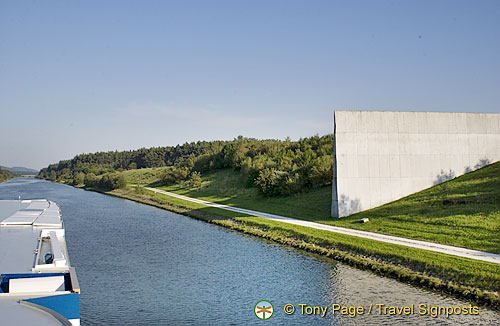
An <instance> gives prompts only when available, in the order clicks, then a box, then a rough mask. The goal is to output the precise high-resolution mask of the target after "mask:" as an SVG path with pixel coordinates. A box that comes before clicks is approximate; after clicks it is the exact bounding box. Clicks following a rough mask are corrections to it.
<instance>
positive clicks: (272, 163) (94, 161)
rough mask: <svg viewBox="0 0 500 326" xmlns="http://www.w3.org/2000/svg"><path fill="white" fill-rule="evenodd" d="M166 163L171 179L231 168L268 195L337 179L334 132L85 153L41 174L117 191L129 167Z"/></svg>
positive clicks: (165, 178) (192, 180)
mask: <svg viewBox="0 0 500 326" xmlns="http://www.w3.org/2000/svg"><path fill="white" fill-rule="evenodd" d="M156 167H163V173H162V175H161V177H160V179H161V181H162V182H164V183H165V184H176V183H180V182H189V184H191V185H193V184H201V176H202V175H203V174H204V173H207V172H209V171H213V170H217V169H227V168H231V169H234V170H235V171H240V173H241V174H242V175H243V177H244V178H245V181H246V183H247V185H248V186H250V187H257V188H258V189H259V191H260V192H261V193H262V194H263V195H265V196H279V195H288V194H293V193H297V192H300V191H303V190H305V189H311V188H317V187H321V186H324V185H328V184H331V182H332V173H333V135H325V136H321V137H320V136H313V137H307V138H302V139H300V140H298V141H291V140H290V139H289V138H287V139H286V140H275V139H266V140H258V139H254V138H246V137H242V136H239V137H237V138H235V139H234V140H231V141H198V142H191V143H185V144H183V145H177V146H167V147H153V148H148V149H146V148H141V149H138V150H133V151H120V152H118V151H111V152H98V153H90V154H80V155H77V156H75V157H74V158H73V159H71V160H63V161H59V163H56V164H51V165H49V166H48V167H46V168H43V169H42V170H41V171H40V173H39V175H38V177H40V178H43V179H47V180H51V181H58V182H64V183H68V184H73V185H85V186H87V187H93V188H100V189H102V190H111V189H116V188H120V187H124V186H125V180H124V177H123V175H122V174H120V173H118V172H121V171H125V170H132V169H141V168H156Z"/></svg>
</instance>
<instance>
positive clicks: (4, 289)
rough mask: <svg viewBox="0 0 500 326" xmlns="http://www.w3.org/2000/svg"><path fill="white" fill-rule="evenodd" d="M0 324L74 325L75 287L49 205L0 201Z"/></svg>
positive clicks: (59, 223) (55, 211)
mask: <svg viewBox="0 0 500 326" xmlns="http://www.w3.org/2000/svg"><path fill="white" fill-rule="evenodd" d="M0 324H1V325H15V326H24V325H73V326H75V325H80V286H79V285H78V279H77V277H76V273H75V269H74V268H73V267H71V265H70V262H69V257H68V251H67V249H66V240H65V231H64V224H63V220H62V217H61V211H60V209H59V207H58V206H57V204H56V203H54V202H52V201H48V200H45V199H39V200H38V199H37V200H0Z"/></svg>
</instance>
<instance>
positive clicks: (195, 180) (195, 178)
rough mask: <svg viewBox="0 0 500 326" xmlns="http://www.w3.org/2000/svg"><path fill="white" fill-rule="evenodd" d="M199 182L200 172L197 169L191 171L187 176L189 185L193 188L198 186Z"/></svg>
mask: <svg viewBox="0 0 500 326" xmlns="http://www.w3.org/2000/svg"><path fill="white" fill-rule="evenodd" d="M201 182H202V180H201V173H200V172H198V171H194V172H192V173H191V175H190V177H189V186H191V187H193V188H199V187H201Z"/></svg>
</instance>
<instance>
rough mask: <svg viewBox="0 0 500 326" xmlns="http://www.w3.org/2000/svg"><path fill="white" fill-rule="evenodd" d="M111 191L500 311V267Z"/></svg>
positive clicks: (138, 193)
mask: <svg viewBox="0 0 500 326" xmlns="http://www.w3.org/2000/svg"><path fill="white" fill-rule="evenodd" d="M108 194H111V195H114V196H118V197H122V198H127V199H131V200H135V201H138V202H141V203H145V204H149V205H153V206H157V207H160V208H164V209H167V210H170V211H174V212H177V213H180V214H184V215H188V216H191V217H194V218H197V219H201V220H205V221H207V222H210V223H214V224H218V225H221V226H224V227H228V228H231V229H234V230H237V231H240V232H244V233H246V234H252V235H255V236H259V237H263V238H266V239H269V240H272V241H275V242H277V243H281V244H285V245H290V246H293V247H296V248H300V249H304V250H307V251H310V252H313V253H318V254H322V255H325V256H327V257H331V258H333V259H335V260H338V261H342V262H344V263H347V264H350V265H352V266H355V267H359V268H362V269H367V270H371V271H373V272H375V273H377V274H380V275H384V276H389V277H393V278H396V279H399V280H401V281H404V282H408V283H411V284H414V285H417V286H422V287H426V288H429V289H433V290H437V291H440V292H444V293H448V294H451V295H455V296H457V297H461V298H465V299H468V300H470V301H474V302H479V303H482V304H485V305H489V306H491V307H492V308H494V309H497V310H500V297H499V292H500V266H499V265H498V264H493V263H487V262H481V261H472V260H469V259H465V258H460V257H452V256H448V255H444V254H440V253H433V252H429V251H423V250H419V249H413V248H408V247H404V246H399V245H392V244H387V243H382V242H377V241H372V240H368V239H361V238H357V237H351V236H347V235H342V234H335V233H331V232H327V231H321V230H315V229H310V228H307V227H301V226H295V225H289V224H284V223H280V222H275V221H270V220H266V219H262V218H258V217H251V216H248V215H244V214H239V213H236V212H231V211H226V210H222V209H218V208H213V207H206V206H204V205H201V204H197V203H192V202H188V201H184V200H180V199H177V198H173V197H169V196H165V195H162V194H157V193H153V192H151V191H148V190H145V189H141V188H127V189H123V190H114V191H111V192H108Z"/></svg>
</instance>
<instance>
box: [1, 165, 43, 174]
mask: <svg viewBox="0 0 500 326" xmlns="http://www.w3.org/2000/svg"><path fill="white" fill-rule="evenodd" d="M0 169H2V170H7V171H9V172H12V173H14V174H38V170H33V169H30V168H25V167H22V166H14V167H11V168H9V167H6V166H0Z"/></svg>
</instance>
